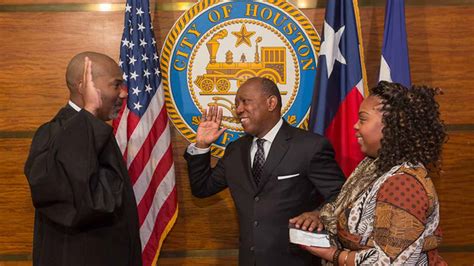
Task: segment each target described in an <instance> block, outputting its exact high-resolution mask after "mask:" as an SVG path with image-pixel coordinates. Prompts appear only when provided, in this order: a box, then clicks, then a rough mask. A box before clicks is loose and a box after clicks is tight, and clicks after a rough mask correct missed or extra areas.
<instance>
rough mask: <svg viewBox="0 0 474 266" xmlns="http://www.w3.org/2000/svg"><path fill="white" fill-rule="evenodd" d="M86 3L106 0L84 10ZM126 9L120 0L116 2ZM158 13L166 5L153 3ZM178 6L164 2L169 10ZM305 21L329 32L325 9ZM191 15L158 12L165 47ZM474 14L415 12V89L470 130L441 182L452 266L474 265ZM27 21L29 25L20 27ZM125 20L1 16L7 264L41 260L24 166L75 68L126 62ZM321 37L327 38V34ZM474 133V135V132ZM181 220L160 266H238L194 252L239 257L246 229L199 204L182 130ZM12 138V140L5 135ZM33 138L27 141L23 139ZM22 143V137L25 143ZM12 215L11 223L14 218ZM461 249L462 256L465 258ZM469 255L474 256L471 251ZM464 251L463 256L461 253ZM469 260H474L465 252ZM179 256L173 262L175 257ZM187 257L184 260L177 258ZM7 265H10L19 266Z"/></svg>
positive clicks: (371, 14)
mask: <svg viewBox="0 0 474 266" xmlns="http://www.w3.org/2000/svg"><path fill="white" fill-rule="evenodd" d="M71 2H73V1H68V0H21V1H14V0H0V5H4V4H54V3H56V4H68V3H71ZM76 2H80V3H82V4H87V3H102V2H101V1H98V0H84V1H82V0H81V1H76ZM121 2H122V3H123V1H118V0H111V1H107V3H121ZM151 2H152V5H154V4H155V3H156V2H155V1H151ZM173 2H175V1H158V3H159V4H163V3H173ZM303 12H304V13H305V14H306V15H307V16H308V18H309V19H310V20H311V21H312V22H313V23H314V24H315V26H316V28H317V30H318V31H321V28H322V21H323V18H324V9H305V10H303ZM181 13H182V12H181V11H174V12H163V11H158V12H154V26H155V34H156V36H157V41H158V47H160V46H161V44H162V43H163V41H164V39H165V37H166V34H167V33H168V31H169V30H170V29H171V27H172V26H173V24H174V22H175V21H176V20H177V19H178V17H179V16H180V14H181ZM360 13H361V24H362V33H363V41H364V47H365V59H366V66H367V72H368V78H369V85H374V84H375V83H376V80H377V77H378V68H379V62H380V49H381V44H382V34H383V19H384V8H383V6H381V5H377V6H376V7H371V6H367V5H364V6H363V7H361V9H360ZM472 13H474V6H473V5H470V6H465V7H464V6H449V7H440V6H437V7H427V6H422V5H421V6H410V5H409V6H407V9H406V16H407V30H408V38H409V52H410V63H411V70H412V80H413V82H414V83H426V84H429V85H433V86H439V87H442V88H444V91H445V95H444V96H442V97H439V101H440V104H441V110H442V115H443V117H444V119H445V120H446V122H447V123H448V124H449V125H454V126H456V125H459V124H468V128H470V129H468V130H467V131H464V132H451V133H450V141H449V142H448V144H447V145H446V146H445V150H444V172H443V173H442V176H441V177H438V178H435V179H434V181H435V184H436V187H437V191H438V194H439V197H440V201H441V225H442V227H443V231H444V242H443V247H446V250H445V251H443V252H442V254H443V256H444V257H445V258H446V259H447V260H448V262H450V263H452V264H454V265H462V264H466V263H467V262H471V263H472V261H474V253H473V252H470V253H469V252H467V251H472V247H473V245H474V230H473V228H472V225H471V224H472V223H470V221H472V219H473V218H474V216H473V213H474V207H473V206H474V201H473V199H472V197H471V195H473V194H474V184H473V181H471V178H472V176H474V166H473V165H472V163H471V162H472V161H474V154H473V152H472V151H473V150H474V149H473V145H474V144H473V143H474V131H473V130H472V128H473V121H474V109H473V107H472V104H471V102H472V101H473V100H474V90H472V88H471V84H472V83H473V81H474V75H472V74H471V73H473V72H474V65H473V64H472V63H471V62H473V61H474V46H473V45H472V44H473V43H474V29H472V27H468V26H467V25H474V16H472ZM19 18H21V19H19ZM122 23H123V13H122V12H0V35H1V38H2V53H0V84H2V85H0V136H7V137H2V138H0V189H1V193H0V213H1V214H2V218H1V219H0V247H1V248H0V260H2V257H1V256H2V255H8V254H12V255H15V254H19V255H20V257H27V256H28V255H29V254H30V252H31V245H32V243H31V239H32V225H33V215H34V210H33V207H32V205H31V200H30V196H29V189H28V186H27V182H26V179H25V177H24V176H23V163H24V161H25V159H26V156H27V152H28V149H29V143H30V141H31V140H30V139H28V138H24V139H19V138H15V136H17V135H22V133H26V135H31V133H32V132H33V131H34V130H35V129H36V128H37V127H38V126H39V125H40V124H42V123H44V122H45V121H48V120H50V119H51V118H52V116H53V115H54V114H55V113H56V112H57V110H58V109H59V108H60V107H61V106H63V105H64V104H65V103H66V100H67V96H68V93H67V89H66V87H65V82H64V72H65V67H66V65H67V63H68V60H69V59H70V57H72V56H73V55H74V54H76V53H78V52H80V51H84V50H94V51H98V52H104V53H106V54H108V55H110V56H111V57H113V58H118V52H119V50H118V47H119V42H120V38H121V34H122V32H121V31H122ZM320 33H321V32H320ZM469 126H470V127H469ZM172 133H173V136H172V141H173V147H174V150H173V153H174V160H175V164H176V174H177V177H176V178H177V180H176V184H177V188H178V196H179V216H178V219H177V222H176V225H175V227H174V228H173V229H172V231H171V233H170V234H169V236H168V238H167V239H166V240H165V242H164V245H163V251H162V254H163V258H162V259H160V265H199V263H200V264H201V265H235V263H236V258H235V256H216V257H209V256H208V257H206V256H204V257H200V256H197V255H193V254H194V253H191V254H187V255H183V253H182V252H184V251H193V250H204V251H206V250H209V252H210V254H212V252H214V251H222V250H234V251H235V250H236V249H237V248H238V227H237V222H236V213H235V209H234V206H233V202H232V199H231V197H230V194H229V192H228V191H223V192H221V193H219V194H217V195H215V196H213V197H210V198H207V199H197V198H194V197H193V196H192V195H191V192H190V189H189V182H188V179H187V170H186V167H185V162H184V160H183V158H182V154H183V152H184V150H185V147H186V146H187V145H188V143H187V141H186V140H185V139H184V138H183V137H182V136H181V135H180V134H179V133H178V132H177V131H176V130H175V129H174V128H173V129H172ZM2 134H3V135H2ZM23 135H25V134H23ZM17 137H18V136H17ZM4 216H5V217H6V218H4ZM456 247H460V249H459V250H456ZM466 247H467V249H469V250H467V251H466V250H465V249H466ZM452 250H455V251H456V252H453V251H452ZM461 251H466V252H464V253H460V252H461ZM170 254H171V255H170ZM173 254H181V255H179V256H182V257H173V256H174V255H173ZM5 263H6V262H0V266H1V265H31V263H30V262H25V263H26V264H15V263H17V262H8V263H7V264H5Z"/></svg>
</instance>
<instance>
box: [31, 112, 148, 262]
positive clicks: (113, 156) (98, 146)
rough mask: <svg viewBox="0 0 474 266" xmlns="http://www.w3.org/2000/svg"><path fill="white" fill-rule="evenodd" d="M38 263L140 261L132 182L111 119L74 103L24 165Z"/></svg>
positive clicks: (45, 130)
mask: <svg viewBox="0 0 474 266" xmlns="http://www.w3.org/2000/svg"><path fill="white" fill-rule="evenodd" d="M25 175H26V177H27V179H28V182H29V185H30V189H31V197H32V200H33V205H34V206H35V208H36V211H35V228H34V237H33V265H47V266H54V265H61V266H62V265H67V266H74V265H84V266H93V265H101V266H102V265H114V266H116V265H141V264H142V262H141V244H140V239H139V229H138V215H137V208H136V203H135V197H134V194H133V189H132V186H131V183H130V178H129V176H128V174H127V169H126V166H125V164H124V162H123V159H122V156H121V154H120V150H119V148H118V146H117V143H116V141H115V137H114V135H113V131H112V127H111V126H110V125H108V124H106V123H104V122H103V121H101V120H99V119H97V118H96V117H94V116H93V115H92V114H90V113H89V112H87V111H85V110H81V111H80V112H77V111H75V110H74V109H72V108H71V107H70V106H69V105H68V106H66V107H65V108H63V109H61V110H60V111H59V113H58V114H57V115H56V117H55V118H54V119H53V120H52V121H50V122H48V123H46V124H44V125H42V126H41V127H40V128H39V129H38V131H37V132H36V134H35V136H34V138H33V142H32V144H31V149H30V154H29V156H28V160H27V162H26V165H25Z"/></svg>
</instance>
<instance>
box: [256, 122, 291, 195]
mask: <svg viewBox="0 0 474 266" xmlns="http://www.w3.org/2000/svg"><path fill="white" fill-rule="evenodd" d="M289 127H290V126H289V125H288V124H287V123H286V122H283V125H282V126H281V128H280V130H279V131H278V133H277V135H276V137H275V139H274V140H273V143H272V147H271V148H270V151H269V152H268V156H267V159H266V160H265V164H264V165H263V178H262V179H261V180H260V183H259V185H258V189H257V193H259V192H260V191H261V190H262V188H263V187H264V186H265V184H266V183H267V182H268V181H269V180H270V176H271V174H272V172H273V170H275V168H276V167H277V166H278V165H279V164H280V162H281V160H282V159H283V157H285V154H286V152H287V151H288V148H289V144H288V139H289V138H290V137H291V136H290V134H289V133H290V132H289Z"/></svg>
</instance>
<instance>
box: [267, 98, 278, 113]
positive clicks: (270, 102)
mask: <svg viewBox="0 0 474 266" xmlns="http://www.w3.org/2000/svg"><path fill="white" fill-rule="evenodd" d="M267 105H268V111H270V112H273V110H275V108H276V107H277V105H278V99H277V97H276V96H275V95H272V96H270V97H268V98H267Z"/></svg>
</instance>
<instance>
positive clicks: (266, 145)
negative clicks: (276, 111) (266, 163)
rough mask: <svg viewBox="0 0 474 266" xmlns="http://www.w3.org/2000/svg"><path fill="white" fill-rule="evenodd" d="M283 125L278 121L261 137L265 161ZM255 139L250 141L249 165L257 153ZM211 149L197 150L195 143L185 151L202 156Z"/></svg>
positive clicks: (281, 120)
mask: <svg viewBox="0 0 474 266" xmlns="http://www.w3.org/2000/svg"><path fill="white" fill-rule="evenodd" d="M282 125H283V119H280V120H279V121H278V123H276V125H275V126H273V128H272V129H270V131H268V133H267V134H266V135H265V136H263V138H262V139H264V140H265V142H264V143H263V150H264V152H265V159H267V156H268V152H270V148H271V147H272V144H273V140H275V137H276V135H277V133H278V131H279V130H280V128H281V126H282ZM257 139H258V138H257V137H254V138H253V141H252V146H251V147H250V163H251V165H253V159H254V158H255V153H257ZM210 149H211V148H210V147H209V148H205V149H202V148H198V147H196V143H191V144H189V146H188V148H187V149H186V152H187V153H189V154H191V155H198V154H204V153H206V152H209V150H210Z"/></svg>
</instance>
